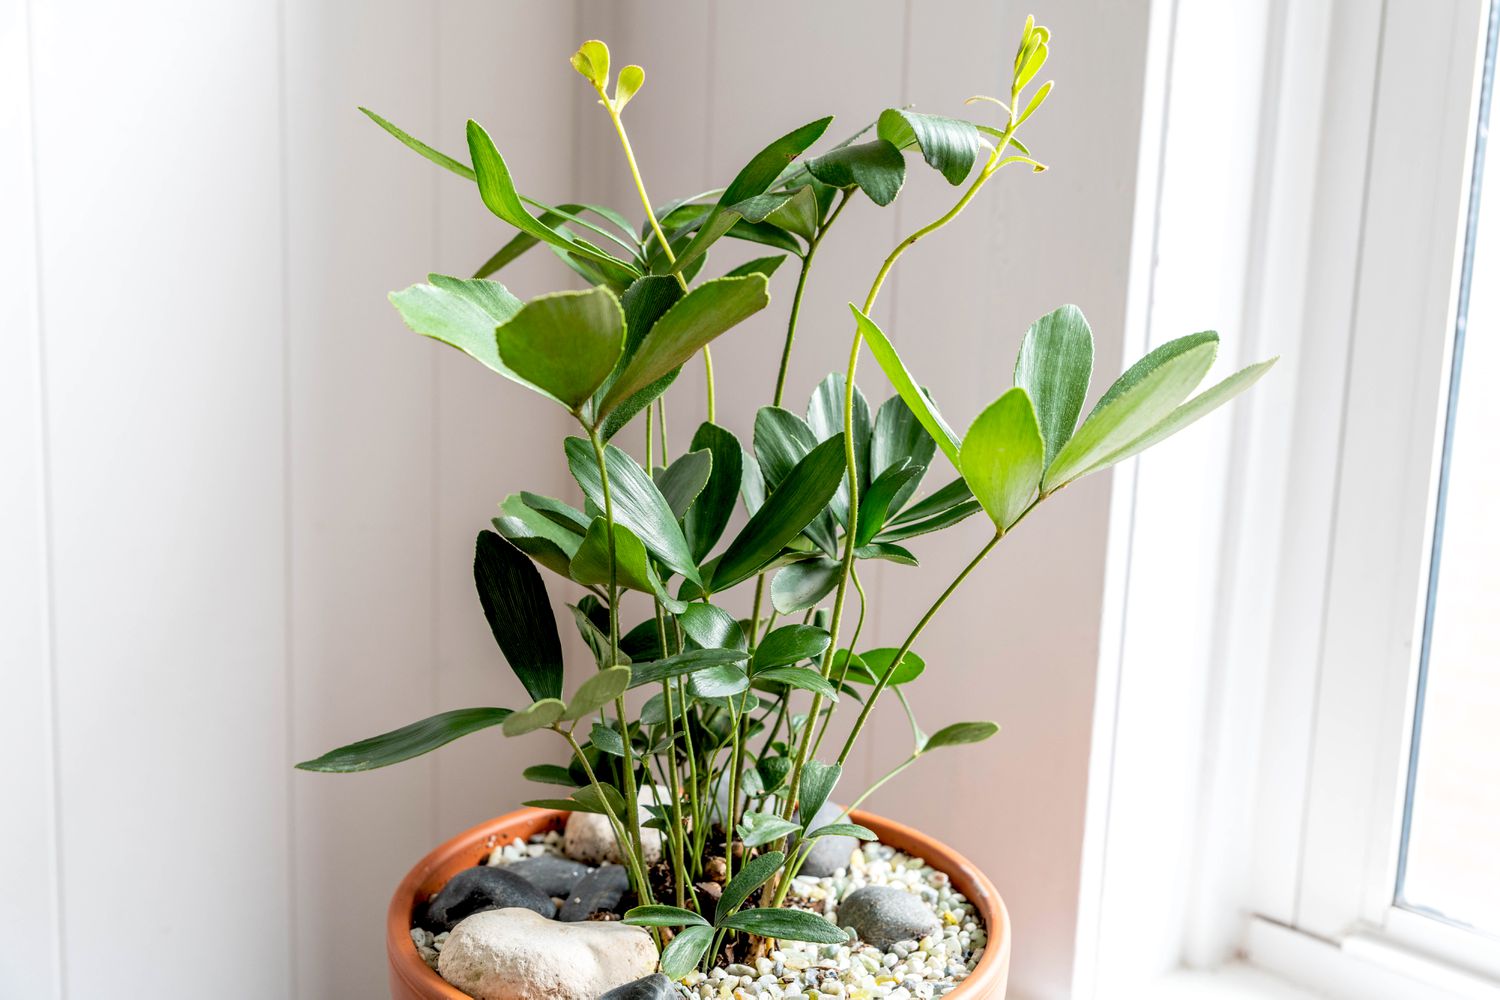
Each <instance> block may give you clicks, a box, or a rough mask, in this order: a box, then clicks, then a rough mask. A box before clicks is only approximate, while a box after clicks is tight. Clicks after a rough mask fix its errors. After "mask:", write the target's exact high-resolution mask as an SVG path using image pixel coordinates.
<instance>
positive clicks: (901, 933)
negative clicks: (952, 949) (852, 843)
mask: <svg viewBox="0 0 1500 1000" xmlns="http://www.w3.org/2000/svg"><path fill="white" fill-rule="evenodd" d="M838 925H839V926H840V927H853V928H854V932H855V933H856V934H858V935H859V939H860V940H861V941H863V942H865V943H866V944H873V945H874V946H875V947H877V948H879V949H880V950H881V951H889V950H890V949H891V946H892V945H894V944H895V943H896V942H897V941H920V940H921V939H922V938H924V937H926V936H927V935H929V934H934V933H936V932H937V930H938V928H939V926H941V925H940V924H939V923H938V918H937V914H936V913H933V912H932V907H930V906H928V905H927V904H926V903H924V902H922V900H921V898H920V897H919V896H917V895H916V894H915V893H911V892H907V891H906V890H904V889H896V888H892V887H891V886H888V885H867V886H865V887H864V888H862V889H855V890H854V891H853V892H851V893H850V894H849V895H848V896H847V897H846V898H845V899H844V901H843V902H842V903H840V904H839V912H838Z"/></svg>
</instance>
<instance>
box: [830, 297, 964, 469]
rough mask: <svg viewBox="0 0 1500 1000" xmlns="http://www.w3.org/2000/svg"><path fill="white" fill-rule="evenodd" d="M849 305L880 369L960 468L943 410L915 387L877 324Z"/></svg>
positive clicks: (955, 437)
mask: <svg viewBox="0 0 1500 1000" xmlns="http://www.w3.org/2000/svg"><path fill="white" fill-rule="evenodd" d="M849 308H850V310H851V311H853V313H854V321H855V323H856V324H857V325H858V327H859V332H860V334H861V335H862V336H863V337H864V339H865V342H866V343H868V344H869V345H870V353H871V354H873V355H875V360H876V362H877V363H878V364H879V365H880V370H881V371H883V372H885V377H886V378H888V379H890V380H891V385H892V386H893V387H895V390H896V392H898V393H900V395H901V398H902V399H903V400H905V401H906V405H907V406H909V407H911V411H912V413H914V414H916V417H917V420H918V421H920V422H921V424H922V426H923V427H924V428H926V430H927V433H928V434H930V435H932V438H933V440H934V441H936V442H937V444H938V447H939V448H941V449H943V454H945V455H947V456H948V461H950V462H952V463H953V467H954V468H955V469H959V468H961V466H960V464H959V460H958V435H956V434H954V433H953V428H951V427H949V426H948V423H947V421H945V420H944V419H943V417H942V414H940V413H938V411H937V407H936V406H934V405H933V403H932V400H930V399H929V398H928V397H927V394H926V393H925V392H923V391H922V389H921V388H920V387H918V385H917V382H916V380H915V379H914V378H912V377H911V372H909V371H907V370H906V365H905V364H904V363H903V362H902V360H901V356H900V355H899V354H897V353H896V348H895V347H893V346H892V345H891V342H890V340H889V339H888V338H887V337H886V335H885V333H884V332H882V331H881V329H880V327H878V326H876V325H875V322H874V321H873V320H872V319H870V318H869V317H868V316H866V315H865V314H864V313H862V312H860V311H859V309H858V308H856V307H855V306H854V305H853V304H852V303H851V304H850V306H849Z"/></svg>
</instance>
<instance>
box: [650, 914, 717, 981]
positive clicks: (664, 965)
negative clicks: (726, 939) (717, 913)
mask: <svg viewBox="0 0 1500 1000" xmlns="http://www.w3.org/2000/svg"><path fill="white" fill-rule="evenodd" d="M713 939H714V929H713V928H712V927H698V926H693V927H687V928H684V929H683V930H681V931H679V932H678V934H677V936H676V937H674V938H672V940H671V941H670V942H669V943H668V944H667V946H666V947H665V948H663V949H662V952H661V971H662V973H663V974H664V975H665V976H666V977H667V978H668V979H672V980H678V979H681V978H683V977H684V976H686V975H687V974H688V973H690V972H692V971H693V970H694V969H696V968H697V967H698V963H699V962H700V961H702V959H703V953H704V952H706V951H708V945H709V942H711V941H713Z"/></svg>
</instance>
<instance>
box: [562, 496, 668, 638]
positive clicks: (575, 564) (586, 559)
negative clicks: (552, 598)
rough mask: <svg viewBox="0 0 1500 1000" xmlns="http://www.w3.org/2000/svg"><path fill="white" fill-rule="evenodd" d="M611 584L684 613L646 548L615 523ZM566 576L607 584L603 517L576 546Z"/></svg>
mask: <svg viewBox="0 0 1500 1000" xmlns="http://www.w3.org/2000/svg"><path fill="white" fill-rule="evenodd" d="M614 538H615V551H614V570H615V571H614V583H615V586H618V587H624V588H626V589H628V590H636V591H639V592H641V593H643V594H653V595H655V597H656V599H657V600H659V601H661V602H662V604H663V606H665V607H666V608H667V609H668V610H670V611H671V612H672V613H673V614H676V613H677V612H679V611H681V610H682V609H683V604H682V602H681V601H679V600H677V599H676V598H674V597H673V596H672V595H671V594H670V593H668V592H667V589H666V587H665V586H663V585H662V582H661V578H660V577H659V576H657V574H656V570H655V569H654V568H653V567H652V566H651V559H650V557H649V556H648V555H647V554H646V546H645V545H644V544H642V543H641V540H640V539H639V538H637V537H636V535H635V533H634V532H632V531H631V530H630V529H629V528H628V527H626V526H625V525H623V524H621V523H619V522H618V521H616V522H615V530H614ZM568 575H569V576H571V577H572V578H573V579H574V580H576V581H578V582H579V583H582V584H597V585H600V586H605V585H608V584H609V582H610V552H609V531H608V522H606V521H605V520H604V518H603V517H596V518H594V522H593V523H592V524H590V525H589V531H588V534H587V535H585V536H584V538H583V542H582V543H581V544H579V546H578V551H577V553H575V554H574V556H573V560H572V562H570V563H569V564H568Z"/></svg>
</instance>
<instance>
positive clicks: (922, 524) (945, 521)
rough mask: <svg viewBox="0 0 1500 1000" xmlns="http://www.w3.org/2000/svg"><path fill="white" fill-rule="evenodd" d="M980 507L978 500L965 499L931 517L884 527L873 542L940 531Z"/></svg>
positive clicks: (970, 514) (897, 539) (894, 540)
mask: <svg viewBox="0 0 1500 1000" xmlns="http://www.w3.org/2000/svg"><path fill="white" fill-rule="evenodd" d="M981 509H983V508H981V507H980V506H979V501H978V500H973V499H970V500H965V501H964V502H963V503H961V504H958V505H956V506H953V507H950V508H948V509H947V510H946V511H944V512H943V513H941V514H934V515H933V516H932V517H929V518H926V519H924V520H921V521H903V522H901V523H900V524H898V525H896V526H894V527H891V528H886V529H885V530H884V531H882V532H881V533H880V534H878V535H876V536H875V544H881V543H887V542H899V541H902V540H903V539H907V538H915V537H917V536H918V535H926V534H928V533H930V532H933V531H941V530H942V529H944V528H948V527H951V526H953V525H955V524H957V523H958V522H960V521H964V520H967V519H968V518H970V517H972V516H974V515H975V514H977V513H979V511H980V510H981Z"/></svg>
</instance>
